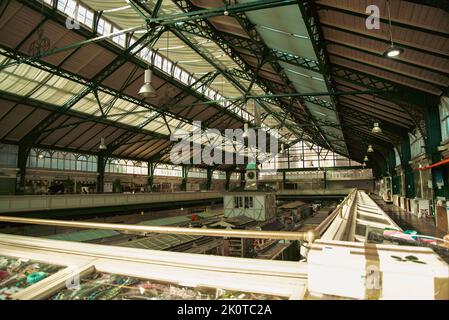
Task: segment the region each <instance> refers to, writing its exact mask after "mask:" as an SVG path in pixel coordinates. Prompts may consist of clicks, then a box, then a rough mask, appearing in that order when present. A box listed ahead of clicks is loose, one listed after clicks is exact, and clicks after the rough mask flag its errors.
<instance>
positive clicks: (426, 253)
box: [308, 240, 449, 300]
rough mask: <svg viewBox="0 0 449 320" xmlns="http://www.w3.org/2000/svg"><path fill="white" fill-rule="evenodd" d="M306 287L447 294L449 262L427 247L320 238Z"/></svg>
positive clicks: (346, 293) (364, 293) (383, 295)
mask: <svg viewBox="0 0 449 320" xmlns="http://www.w3.org/2000/svg"><path fill="white" fill-rule="evenodd" d="M308 290H309V292H312V293H319V294H325V295H331V296H339V297H347V298H354V299H401V300H402V299H407V300H409V299H420V300H421V299H426V300H433V299H442V300H447V299H449V266H448V265H447V264H446V263H445V262H444V261H443V260H442V259H441V258H440V257H439V256H438V255H437V254H435V253H434V252H433V250H431V249H429V248H422V247H407V246H397V245H375V244H364V243H359V242H343V241H321V240H318V241H316V242H315V243H314V244H313V246H312V248H311V250H310V251H309V254H308Z"/></svg>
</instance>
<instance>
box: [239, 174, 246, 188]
mask: <svg viewBox="0 0 449 320" xmlns="http://www.w3.org/2000/svg"><path fill="white" fill-rule="evenodd" d="M244 185H245V172H244V171H240V186H244Z"/></svg>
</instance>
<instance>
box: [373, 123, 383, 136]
mask: <svg viewBox="0 0 449 320" xmlns="http://www.w3.org/2000/svg"><path fill="white" fill-rule="evenodd" d="M371 132H372V133H375V134H381V133H382V129H381V128H380V126H379V122H374V126H373V129H372V130H371Z"/></svg>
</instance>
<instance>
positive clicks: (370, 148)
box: [368, 145, 374, 153]
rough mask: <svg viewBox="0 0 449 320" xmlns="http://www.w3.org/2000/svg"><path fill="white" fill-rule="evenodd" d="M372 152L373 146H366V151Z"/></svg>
mask: <svg viewBox="0 0 449 320" xmlns="http://www.w3.org/2000/svg"><path fill="white" fill-rule="evenodd" d="M373 152H374V149H373V146H372V145H369V146H368V153H373Z"/></svg>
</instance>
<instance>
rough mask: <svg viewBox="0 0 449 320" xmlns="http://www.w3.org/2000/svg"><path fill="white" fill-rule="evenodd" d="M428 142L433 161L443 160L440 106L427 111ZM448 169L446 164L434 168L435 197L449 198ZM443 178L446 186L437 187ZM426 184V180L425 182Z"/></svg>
mask: <svg viewBox="0 0 449 320" xmlns="http://www.w3.org/2000/svg"><path fill="white" fill-rule="evenodd" d="M426 121H427V123H426V124H427V144H426V147H427V148H426V152H427V156H428V158H429V160H430V161H431V163H437V162H439V161H441V160H442V157H441V154H440V152H439V151H438V146H439V145H440V143H441V140H442V136H441V121H440V113H439V110H438V108H436V110H435V109H433V110H432V109H431V110H429V111H427V115H426ZM448 172H449V171H448V169H447V167H446V166H441V167H438V168H433V169H432V185H433V190H434V191H433V195H434V197H444V198H446V199H448V198H449V181H448ZM441 177H442V178H443V182H444V186H443V187H442V188H441V189H438V187H437V178H438V179H441ZM423 183H424V184H425V183H426V182H423Z"/></svg>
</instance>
